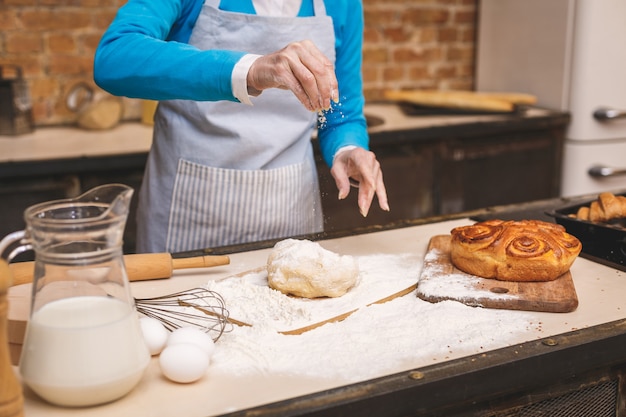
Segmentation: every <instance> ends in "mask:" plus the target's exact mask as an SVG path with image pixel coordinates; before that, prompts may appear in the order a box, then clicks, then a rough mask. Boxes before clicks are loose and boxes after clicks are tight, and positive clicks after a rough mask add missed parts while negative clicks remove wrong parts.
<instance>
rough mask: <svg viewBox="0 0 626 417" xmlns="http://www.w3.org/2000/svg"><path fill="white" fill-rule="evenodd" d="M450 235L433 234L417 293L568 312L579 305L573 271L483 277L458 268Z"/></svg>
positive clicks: (436, 299)
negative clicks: (539, 277)
mask: <svg viewBox="0 0 626 417" xmlns="http://www.w3.org/2000/svg"><path fill="white" fill-rule="evenodd" d="M450 239H451V237H450V235H437V236H433V237H432V238H431V240H430V243H429V245H428V251H427V252H426V256H425V258H424V266H423V268H422V272H421V275H420V279H419V282H418V284H417V296H418V297H419V298H421V299H423V300H426V301H430V302H439V301H444V300H454V301H459V302H461V303H463V304H467V305H470V306H480V307H486V308H498V309H508V310H526V311H543V312H549V313H568V312H571V311H574V310H576V308H577V307H578V297H577V295H576V289H575V288H574V281H572V275H571V273H570V272H569V271H568V272H566V273H565V274H563V275H561V276H560V277H559V278H557V279H556V280H554V281H547V282H510V281H499V280H496V279H488V278H481V277H477V276H474V275H469V274H466V273H465V272H462V271H460V270H459V269H457V268H455V267H454V265H453V264H452V261H451V260H450Z"/></svg>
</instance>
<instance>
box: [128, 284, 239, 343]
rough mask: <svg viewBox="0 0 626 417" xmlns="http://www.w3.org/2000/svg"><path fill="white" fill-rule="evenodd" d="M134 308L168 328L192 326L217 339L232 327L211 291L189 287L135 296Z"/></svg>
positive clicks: (222, 304)
mask: <svg viewBox="0 0 626 417" xmlns="http://www.w3.org/2000/svg"><path fill="white" fill-rule="evenodd" d="M135 307H136V308H137V311H138V312H139V313H141V314H143V315H145V316H147V317H152V318H155V319H157V320H159V321H160V322H161V323H163V325H164V326H165V327H166V328H167V329H168V330H170V331H174V330H175V329H178V328H180V327H185V326H195V327H199V328H200V329H202V330H203V331H204V332H206V333H209V334H210V335H211V337H212V338H213V340H214V341H217V340H218V339H219V338H220V336H222V334H223V333H224V332H228V331H230V330H232V324H231V322H230V321H229V319H228V316H229V312H228V310H227V309H226V305H225V303H224V299H223V298H222V296H221V295H219V294H218V293H216V292H215V291H211V290H208V289H206V288H192V289H190V290H185V291H180V292H176V293H172V294H166V295H162V296H159V297H151V298H135Z"/></svg>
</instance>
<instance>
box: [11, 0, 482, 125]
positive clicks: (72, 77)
mask: <svg viewBox="0 0 626 417" xmlns="http://www.w3.org/2000/svg"><path fill="white" fill-rule="evenodd" d="M477 1H478V0H364V2H363V6H364V11H365V33H364V39H365V44H364V48H363V54H364V55H363V59H364V68H363V75H364V90H365V95H366V98H367V99H368V100H377V99H380V98H382V91H383V90H384V89H386V88H440V89H471V88H472V85H473V62H474V26H475V12H476V3H477ZM123 3H124V0H0V65H2V66H5V67H6V66H7V65H8V64H13V65H18V66H20V67H22V69H23V71H24V76H25V78H26V79H27V80H28V85H29V89H30V93H31V96H32V101H33V113H34V118H35V123H36V124H37V125H39V126H43V125H59V124H70V123H73V122H74V121H75V118H76V116H75V114H74V113H73V112H72V111H71V110H69V109H68V108H67V106H66V99H67V94H68V92H69V91H70V89H71V88H72V87H73V86H74V85H76V84H77V83H80V82H88V83H89V84H92V85H93V81H92V75H91V74H92V67H93V54H94V51H95V48H96V45H97V43H98V40H99V38H100V36H101V34H102V32H103V31H104V30H105V29H106V27H107V25H108V24H109V22H110V21H111V20H112V18H113V16H114V15H115V12H116V10H117V8H118V7H119V6H120V5H121V4H123ZM126 104H127V106H126V108H127V111H126V114H125V118H134V117H139V115H140V109H139V106H137V103H136V102H134V101H132V100H126Z"/></svg>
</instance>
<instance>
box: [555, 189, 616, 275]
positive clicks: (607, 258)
mask: <svg viewBox="0 0 626 417" xmlns="http://www.w3.org/2000/svg"><path fill="white" fill-rule="evenodd" d="M616 195H623V196H626V193H623V194H616ZM596 200H597V199H593V200H589V201H586V202H583V203H579V204H576V205H571V206H566V207H562V208H558V209H554V210H550V211H547V212H546V214H547V215H549V216H551V217H554V219H555V220H556V222H557V223H558V224H561V225H563V226H564V227H565V229H566V230H567V232H568V233H569V234H571V235H574V236H576V237H577V238H578V240H580V242H581V243H582V245H583V248H582V252H581V253H580V256H582V257H583V258H587V259H590V260H592V261H595V262H598V263H601V264H604V265H608V266H610V267H613V268H616V269H619V270H621V271H626V219H618V220H616V221H615V222H613V223H610V224H609V223H594V222H590V221H587V220H580V219H577V218H574V217H570V215H572V214H576V212H577V211H578V209H579V208H580V207H582V206H589V205H590V204H591V202H593V201H596Z"/></svg>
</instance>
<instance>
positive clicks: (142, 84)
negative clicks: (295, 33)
mask: <svg viewBox="0 0 626 417" xmlns="http://www.w3.org/2000/svg"><path fill="white" fill-rule="evenodd" d="M324 2H325V5H326V10H327V13H328V15H329V16H330V17H331V18H332V20H333V26H334V30H335V38H336V41H335V49H336V62H335V72H336V76H337V80H338V82H339V96H340V101H339V103H338V104H335V105H333V109H332V110H331V111H329V112H328V113H327V114H326V115H325V118H324V119H325V120H324V122H323V123H320V124H319V125H318V140H319V142H320V147H321V150H322V154H323V156H324V159H325V161H326V162H327V163H328V165H331V163H332V158H333V156H334V155H335V153H336V151H337V150H338V149H339V148H341V147H343V146H347V145H355V146H360V147H363V148H366V149H367V148H368V141H369V138H368V135H367V130H366V125H365V118H364V116H363V104H364V98H363V82H362V75H361V64H362V55H361V54H362V39H363V38H362V36H363V8H362V3H361V0H324ZM203 3H204V0H129V1H128V3H126V4H125V5H124V6H122V7H121V8H120V9H119V11H118V13H117V15H116V17H115V19H114V20H113V22H112V23H111V25H110V27H109V28H108V30H107V31H106V32H105V33H104V35H103V37H102V40H101V41H100V44H99V46H98V49H97V51H96V55H95V60H94V80H95V82H96V84H97V85H98V86H100V87H101V88H103V89H104V90H106V91H108V92H110V93H111V94H114V95H119V96H126V97H133V98H143V99H151V100H170V99H187V100H196V101H217V100H230V101H237V99H236V98H235V97H234V95H233V91H232V87H231V74H232V70H233V67H234V65H235V64H236V63H237V61H238V60H239V59H240V58H241V57H242V56H243V55H244V54H246V53H247V51H228V50H206V51H203V50H199V49H197V48H195V47H193V46H191V45H189V44H188V41H189V38H190V36H191V31H192V30H193V27H194V24H195V22H196V20H197V18H198V15H199V13H200V10H201V8H202V5H203ZM220 8H222V9H224V10H228V11H233V12H240V13H254V8H253V7H252V3H251V1H249V0H248V1H242V0H222V2H221V5H220ZM312 14H313V7H312V2H311V1H310V0H304V4H303V7H302V9H301V11H300V15H302V16H310V15H312Z"/></svg>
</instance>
